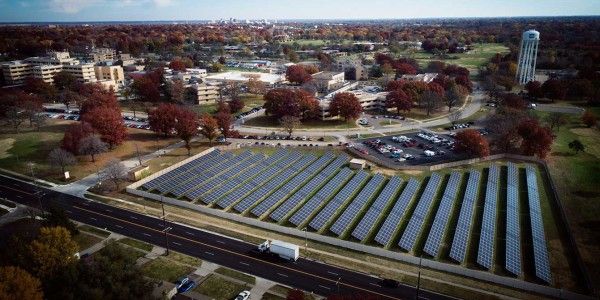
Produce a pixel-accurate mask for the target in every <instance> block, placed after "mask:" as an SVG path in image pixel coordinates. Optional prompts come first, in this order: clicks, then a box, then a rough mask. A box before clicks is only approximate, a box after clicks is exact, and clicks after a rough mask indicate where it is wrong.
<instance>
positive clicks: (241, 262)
mask: <svg viewBox="0 0 600 300" xmlns="http://www.w3.org/2000/svg"><path fill="white" fill-rule="evenodd" d="M240 264H242V265H244V266H250V265H249V264H247V263H245V262H243V261H240Z"/></svg>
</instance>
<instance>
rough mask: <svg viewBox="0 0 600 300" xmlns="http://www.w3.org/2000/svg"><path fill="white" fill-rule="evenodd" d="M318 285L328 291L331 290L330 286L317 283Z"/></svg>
mask: <svg viewBox="0 0 600 300" xmlns="http://www.w3.org/2000/svg"><path fill="white" fill-rule="evenodd" d="M319 286H320V287H322V288H324V289H326V290H329V291H330V290H331V288H330V287H326V286H324V285H320V284H319Z"/></svg>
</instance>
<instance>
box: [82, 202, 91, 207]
mask: <svg viewBox="0 0 600 300" xmlns="http://www.w3.org/2000/svg"><path fill="white" fill-rule="evenodd" d="M81 205H85V206H90V205H89V204H88V203H87V202H81Z"/></svg>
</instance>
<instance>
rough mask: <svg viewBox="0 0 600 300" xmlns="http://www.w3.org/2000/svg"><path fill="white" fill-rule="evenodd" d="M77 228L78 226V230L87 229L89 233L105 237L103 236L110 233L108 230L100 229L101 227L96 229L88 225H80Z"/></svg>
mask: <svg viewBox="0 0 600 300" xmlns="http://www.w3.org/2000/svg"><path fill="white" fill-rule="evenodd" d="M78 228H79V230H82V231H87V232H89V233H93V234H95V235H98V236H101V237H105V238H106V237H108V236H109V235H110V232H108V231H105V230H102V229H98V228H96V227H92V226H89V225H81V226H79V227H78Z"/></svg>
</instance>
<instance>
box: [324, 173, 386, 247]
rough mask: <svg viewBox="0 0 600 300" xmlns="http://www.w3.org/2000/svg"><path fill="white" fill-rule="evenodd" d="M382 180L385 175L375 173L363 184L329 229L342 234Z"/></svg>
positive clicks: (373, 194) (373, 195)
mask: <svg viewBox="0 0 600 300" xmlns="http://www.w3.org/2000/svg"><path fill="white" fill-rule="evenodd" d="M384 180H385V177H384V176H383V175H381V174H375V176H373V177H372V178H371V180H369V183H367V185H365V187H364V188H363V189H362V190H361V191H360V193H359V194H358V196H356V198H354V200H353V201H352V203H350V205H349V206H348V207H347V208H346V210H344V212H343V213H342V214H341V215H340V217H339V218H338V219H337V220H336V221H335V223H333V225H331V228H330V230H331V231H332V232H333V233H335V234H337V235H338V236H340V235H342V233H344V232H345V231H346V230H347V229H348V226H349V225H350V224H351V223H352V221H353V220H354V219H355V218H356V217H357V216H358V214H359V213H360V212H361V211H362V210H363V208H364V207H365V205H367V202H369V200H371V199H372V198H373V197H375V192H376V191H377V190H378V189H379V187H380V186H381V184H382V183H383V181H384Z"/></svg>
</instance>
